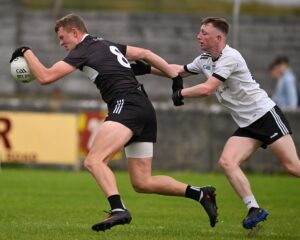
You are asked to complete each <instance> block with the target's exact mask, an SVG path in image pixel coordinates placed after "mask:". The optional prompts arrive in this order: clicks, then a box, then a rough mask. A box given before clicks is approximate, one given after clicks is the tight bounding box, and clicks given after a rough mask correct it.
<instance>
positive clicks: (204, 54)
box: [198, 53, 211, 60]
mask: <svg viewBox="0 0 300 240" xmlns="http://www.w3.org/2000/svg"><path fill="white" fill-rule="evenodd" d="M198 58H199V60H200V59H205V60H206V59H209V58H211V54H210V53H202V54H201V55H200V56H199V57H198Z"/></svg>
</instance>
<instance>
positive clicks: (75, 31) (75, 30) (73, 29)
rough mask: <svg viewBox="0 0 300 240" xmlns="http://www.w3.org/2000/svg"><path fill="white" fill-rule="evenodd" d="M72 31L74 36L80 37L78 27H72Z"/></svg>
mask: <svg viewBox="0 0 300 240" xmlns="http://www.w3.org/2000/svg"><path fill="white" fill-rule="evenodd" d="M71 32H72V34H73V36H74V37H75V38H77V37H78V31H77V29H76V28H74V27H72V28H71Z"/></svg>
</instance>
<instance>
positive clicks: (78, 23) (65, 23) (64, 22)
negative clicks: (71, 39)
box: [54, 13, 88, 33]
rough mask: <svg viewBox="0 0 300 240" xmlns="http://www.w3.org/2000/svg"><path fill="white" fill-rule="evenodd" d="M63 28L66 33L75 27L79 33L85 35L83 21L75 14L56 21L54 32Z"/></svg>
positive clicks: (85, 29)
mask: <svg viewBox="0 0 300 240" xmlns="http://www.w3.org/2000/svg"><path fill="white" fill-rule="evenodd" d="M60 27H63V28H64V29H65V30H66V31H68V32H69V31H71V28H72V27H76V28H77V29H78V30H79V31H80V32H82V33H87V32H88V31H87V28H86V26H85V24H84V21H83V19H82V18H81V17H80V16H78V15H76V14H73V13H71V14H68V15H66V16H64V17H62V18H61V19H58V20H57V21H56V24H55V28H54V30H55V32H56V33H57V32H58V29H59V28H60Z"/></svg>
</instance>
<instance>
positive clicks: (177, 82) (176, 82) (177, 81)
mask: <svg viewBox="0 0 300 240" xmlns="http://www.w3.org/2000/svg"><path fill="white" fill-rule="evenodd" d="M172 80H173V84H172V90H173V93H174V92H176V91H178V90H180V89H183V80H182V77H181V76H180V75H177V76H176V77H174V78H172Z"/></svg>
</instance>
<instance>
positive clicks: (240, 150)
mask: <svg viewBox="0 0 300 240" xmlns="http://www.w3.org/2000/svg"><path fill="white" fill-rule="evenodd" d="M260 146H261V142H260V141H258V140H255V139H252V138H247V137H237V136H233V137H231V138H229V139H228V141H227V142H226V144H225V146H224V149H223V152H222V155H221V157H220V160H219V164H220V166H221V168H222V169H223V171H224V173H225V175H226V177H227V179H228V181H229V182H230V184H231V186H232V187H233V189H234V190H235V191H236V193H237V194H238V195H239V196H240V198H241V199H243V201H244V202H245V204H246V205H247V208H248V210H249V211H248V214H247V216H246V218H245V219H244V220H243V227H244V228H246V229H252V228H254V227H255V226H256V225H257V224H258V223H259V222H261V221H264V220H265V219H266V217H267V216H268V212H267V211H265V210H264V209H261V208H259V206H258V204H257V202H256V200H255V198H254V196H253V193H252V190H251V186H250V183H249V180H248V179H247V177H246V175H245V174H244V173H243V171H242V169H241V168H240V164H241V163H242V162H243V161H246V160H248V159H249V158H250V156H251V155H252V153H254V152H255V151H256V150H257V149H258V148H259V147H260Z"/></svg>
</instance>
